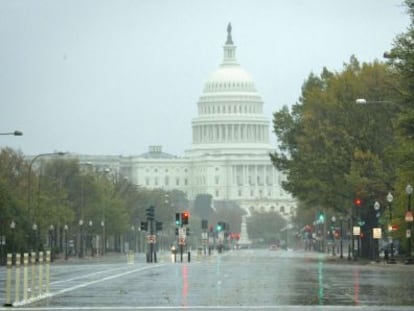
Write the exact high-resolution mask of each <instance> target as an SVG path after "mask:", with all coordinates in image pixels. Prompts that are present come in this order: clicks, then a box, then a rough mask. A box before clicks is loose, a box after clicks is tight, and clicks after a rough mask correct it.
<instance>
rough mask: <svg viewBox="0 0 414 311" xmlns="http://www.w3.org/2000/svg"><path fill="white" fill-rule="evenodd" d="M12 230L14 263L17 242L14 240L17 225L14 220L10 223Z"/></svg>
mask: <svg viewBox="0 0 414 311" xmlns="http://www.w3.org/2000/svg"><path fill="white" fill-rule="evenodd" d="M10 229H11V233H12V241H11V244H12V262H13V261H15V259H14V258H13V257H15V256H16V242H15V240H14V229H16V223H15V222H14V220H12V222H11V223H10Z"/></svg>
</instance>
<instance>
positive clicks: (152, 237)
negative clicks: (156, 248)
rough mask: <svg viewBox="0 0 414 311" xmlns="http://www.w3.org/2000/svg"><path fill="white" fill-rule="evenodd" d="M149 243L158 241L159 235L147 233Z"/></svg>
mask: <svg viewBox="0 0 414 311" xmlns="http://www.w3.org/2000/svg"><path fill="white" fill-rule="evenodd" d="M147 243H149V244H155V243H157V236H156V235H155V234H149V235H147Z"/></svg>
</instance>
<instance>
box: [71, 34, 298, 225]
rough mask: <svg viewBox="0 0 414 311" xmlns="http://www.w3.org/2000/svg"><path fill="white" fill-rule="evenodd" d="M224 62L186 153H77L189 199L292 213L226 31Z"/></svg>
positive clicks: (204, 98)
mask: <svg viewBox="0 0 414 311" xmlns="http://www.w3.org/2000/svg"><path fill="white" fill-rule="evenodd" d="M223 54H224V57H223V62H222V63H221V65H220V66H219V68H218V69H217V70H216V71H214V72H213V73H212V74H211V76H210V77H209V79H208V80H207V82H206V83H205V86H204V90H203V93H202V94H201V96H200V98H199V100H198V102H197V106H198V115H197V116H196V117H195V118H194V119H193V120H192V145H191V148H190V149H189V150H187V151H185V154H184V156H183V157H177V156H174V155H171V154H168V153H165V152H163V151H162V148H161V146H150V148H149V150H148V152H146V153H144V154H141V155H138V156H128V157H122V156H120V157H108V156H79V158H80V161H81V162H90V163H92V164H93V165H97V166H99V167H101V168H102V169H103V168H104V167H107V168H110V169H111V170H112V172H113V173H115V174H117V175H121V176H123V177H127V178H128V179H129V180H130V181H131V182H132V183H134V184H137V185H139V186H142V187H146V188H151V189H154V188H162V189H165V190H173V189H176V190H181V191H183V192H184V193H186V195H187V197H188V199H189V200H190V201H192V200H194V199H195V197H196V196H197V194H203V193H208V194H211V195H212V197H213V200H214V201H233V202H235V203H237V204H238V205H239V206H240V207H242V208H244V209H245V210H247V211H248V212H250V211H252V210H256V211H278V212H281V214H282V215H284V216H285V217H289V216H292V215H293V214H294V211H295V207H296V202H295V200H293V199H292V197H291V196H290V195H289V194H288V193H286V192H285V191H284V190H283V189H282V187H281V184H282V182H283V181H284V179H285V176H284V175H283V174H281V173H280V172H278V171H277V170H276V169H275V168H274V167H273V166H272V163H271V161H270V156H269V153H271V152H272V147H271V145H270V143H269V133H270V130H269V123H270V122H269V120H268V118H266V117H265V116H264V115H263V101H262V99H261V97H260V95H259V94H258V93H257V91H256V89H255V86H254V82H253V80H252V79H251V78H250V76H249V75H248V73H247V72H246V71H245V70H244V69H243V68H241V66H240V65H239V64H238V63H237V61H236V46H235V45H234V44H233V40H232V38H231V27H230V28H229V29H228V34H227V41H226V44H225V45H224V53H223Z"/></svg>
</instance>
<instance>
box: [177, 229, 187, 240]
mask: <svg viewBox="0 0 414 311" xmlns="http://www.w3.org/2000/svg"><path fill="white" fill-rule="evenodd" d="M185 233H186V228H179V229H178V236H179V237H180V238H182V237H184V238H185V236H186V234H185Z"/></svg>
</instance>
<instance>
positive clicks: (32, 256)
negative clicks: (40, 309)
mask: <svg viewBox="0 0 414 311" xmlns="http://www.w3.org/2000/svg"><path fill="white" fill-rule="evenodd" d="M30 263H31V264H32V273H31V274H32V284H31V287H30V298H31V299H33V298H34V297H35V281H36V253H35V252H31V253H30Z"/></svg>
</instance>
